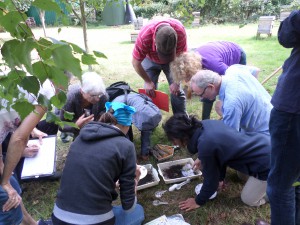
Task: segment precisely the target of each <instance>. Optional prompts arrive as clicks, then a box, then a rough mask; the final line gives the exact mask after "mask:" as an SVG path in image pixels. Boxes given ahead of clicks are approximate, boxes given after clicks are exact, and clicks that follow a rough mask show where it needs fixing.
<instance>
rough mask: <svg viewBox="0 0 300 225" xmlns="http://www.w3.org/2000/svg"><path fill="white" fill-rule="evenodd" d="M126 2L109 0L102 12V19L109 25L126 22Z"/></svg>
mask: <svg viewBox="0 0 300 225" xmlns="http://www.w3.org/2000/svg"><path fill="white" fill-rule="evenodd" d="M124 18H125V4H124V1H123V0H118V1H116V0H107V2H106V5H105V7H104V9H103V12H102V20H103V22H104V24H105V25H107V26H115V25H122V24H124Z"/></svg>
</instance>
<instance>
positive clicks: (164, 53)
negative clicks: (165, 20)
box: [155, 25, 177, 63]
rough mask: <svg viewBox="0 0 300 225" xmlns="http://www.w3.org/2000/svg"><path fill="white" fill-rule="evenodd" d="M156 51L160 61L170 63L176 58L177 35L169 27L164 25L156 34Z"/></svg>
mask: <svg viewBox="0 0 300 225" xmlns="http://www.w3.org/2000/svg"><path fill="white" fill-rule="evenodd" d="M155 44H156V51H157V54H158V57H159V59H160V60H161V61H162V62H164V63H169V62H171V61H173V60H174V58H175V56H176V46H177V33H176V31H175V30H174V29H173V28H172V27H171V26H169V25H162V26H161V27H159V28H158V29H157V31H156V34H155Z"/></svg>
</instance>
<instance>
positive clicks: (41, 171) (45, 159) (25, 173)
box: [21, 135, 56, 179]
mask: <svg viewBox="0 0 300 225" xmlns="http://www.w3.org/2000/svg"><path fill="white" fill-rule="evenodd" d="M28 143H39V140H38V139H34V140H29V141H28ZM55 149H56V136H54V135H53V136H47V137H45V138H43V144H42V145H41V146H40V149H39V151H38V154H37V155H36V156H35V157H33V158H25V160H24V165H23V170H22V174H21V179H27V178H38V177H39V176H47V175H51V174H53V173H54V172H55V158H56V151H55Z"/></svg>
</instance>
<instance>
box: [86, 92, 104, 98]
mask: <svg viewBox="0 0 300 225" xmlns="http://www.w3.org/2000/svg"><path fill="white" fill-rule="evenodd" d="M88 95H89V96H90V97H91V98H101V96H102V95H103V94H102V93H101V94H98V95H91V94H88Z"/></svg>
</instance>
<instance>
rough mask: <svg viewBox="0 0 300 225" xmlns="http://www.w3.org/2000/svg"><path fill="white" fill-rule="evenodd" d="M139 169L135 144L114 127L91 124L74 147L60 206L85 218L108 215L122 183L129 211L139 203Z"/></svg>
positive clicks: (62, 184)
mask: <svg viewBox="0 0 300 225" xmlns="http://www.w3.org/2000/svg"><path fill="white" fill-rule="evenodd" d="M135 170H136V155H135V148H134V145H133V143H132V142H130V141H129V140H128V139H127V138H126V137H125V135H124V134H123V133H122V132H121V131H120V130H119V129H118V128H116V127H114V126H111V125H108V124H105V123H101V122H90V123H88V124H87V125H85V126H84V127H83V128H82V129H81V131H80V133H79V136H78V137H77V138H76V140H75V141H74V142H73V143H72V144H71V147H70V151H69V154H68V156H67V160H66V163H65V167H64V170H63V175H62V178H61V184H60V189H59V191H58V195H57V201H56V206H57V207H58V208H60V209H61V210H64V211H67V212H72V213H77V214H82V215H101V214H105V213H107V212H109V211H110V210H111V209H112V201H113V200H115V199H116V198H117V196H118V194H117V192H116V190H115V182H116V181H117V180H119V182H120V196H121V203H122V207H123V209H124V210H129V209H131V208H132V207H133V206H134V205H135V202H136V198H135V180H134V178H135ZM78 222H79V221H78Z"/></svg>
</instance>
